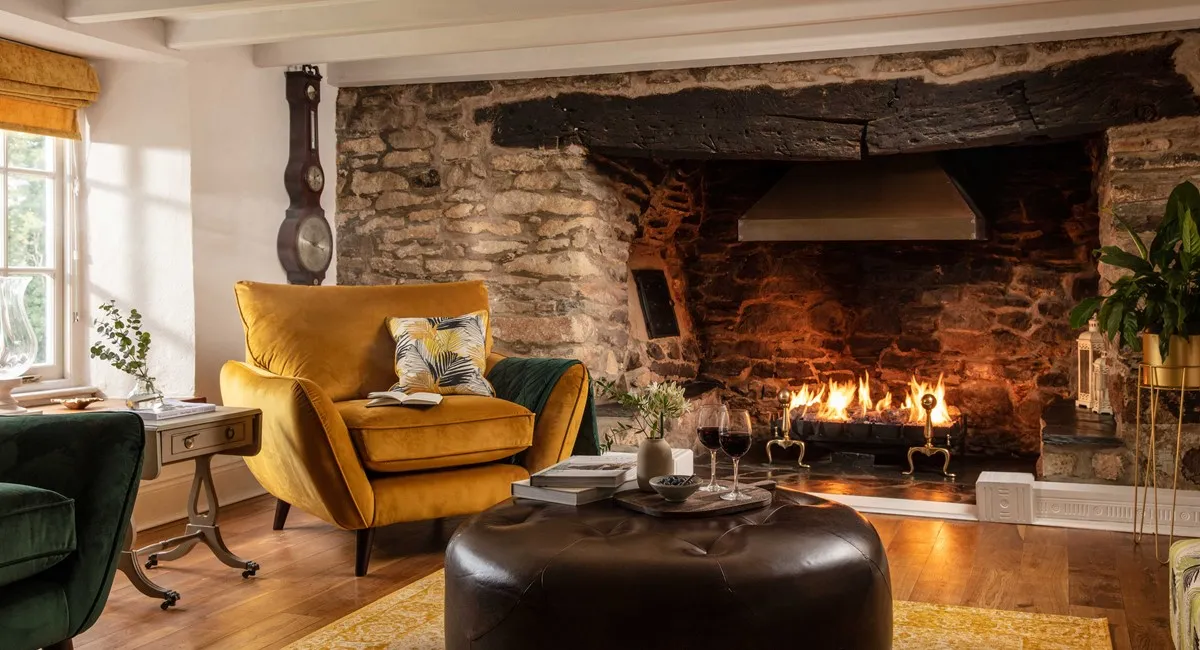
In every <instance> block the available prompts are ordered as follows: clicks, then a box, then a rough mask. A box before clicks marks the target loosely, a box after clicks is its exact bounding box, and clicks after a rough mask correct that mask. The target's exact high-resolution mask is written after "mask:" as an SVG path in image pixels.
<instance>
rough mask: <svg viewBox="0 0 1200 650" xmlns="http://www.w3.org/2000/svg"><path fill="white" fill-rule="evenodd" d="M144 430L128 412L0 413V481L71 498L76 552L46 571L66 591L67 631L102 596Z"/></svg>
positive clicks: (132, 493)
mask: <svg viewBox="0 0 1200 650" xmlns="http://www.w3.org/2000/svg"><path fill="white" fill-rule="evenodd" d="M143 431H144V430H143V427H142V420H141V418H139V417H138V416H136V415H134V414H132V413H89V414H86V415H84V414H80V415H54V416H35V417H13V418H2V419H0V481H4V482H6V483H19V484H21V485H30V486H33V487H39V488H42V489H45V490H53V491H55V492H58V493H59V494H61V495H63V496H66V497H69V498H71V499H74V500H75V540H76V542H75V544H76V546H75V552H74V553H71V554H70V555H68V556H67V557H66V559H64V560H63V561H62V562H59V563H58V564H56V565H54V566H53V567H51V568H50V569H48V570H47V571H46V572H45V576H46V578H48V579H50V580H53V581H55V582H56V583H57V584H59V585H61V586H62V588H63V591H64V592H65V594H66V597H67V609H68V611H69V613H70V627H71V633H70V636H75V635H77V634H79V633H81V632H83V631H84V630H86V629H87V628H89V627H91V625H92V623H94V622H96V619H97V618H98V617H99V616H100V611H101V610H102V609H104V603H105V601H107V600H108V592H109V589H110V588H111V587H112V581H113V576H114V575H115V574H116V570H117V558H118V557H119V556H120V552H121V547H122V542H123V541H124V537H125V531H126V529H127V528H128V527H129V517H130V515H131V514H132V513H133V502H134V499H135V498H136V497H137V490H138V481H139V479H140V478H141V475H142V453H143V440H144V433H143Z"/></svg>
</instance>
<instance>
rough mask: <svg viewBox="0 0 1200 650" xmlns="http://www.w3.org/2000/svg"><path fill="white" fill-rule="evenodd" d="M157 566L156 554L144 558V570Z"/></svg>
mask: <svg viewBox="0 0 1200 650" xmlns="http://www.w3.org/2000/svg"><path fill="white" fill-rule="evenodd" d="M156 566H158V553H151V554H150V557H148V558H146V568H147V569H153V568H154V567H156Z"/></svg>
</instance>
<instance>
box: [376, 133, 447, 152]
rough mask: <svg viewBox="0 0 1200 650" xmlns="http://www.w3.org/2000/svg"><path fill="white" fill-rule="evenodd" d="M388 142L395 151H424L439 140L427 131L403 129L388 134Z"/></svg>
mask: <svg viewBox="0 0 1200 650" xmlns="http://www.w3.org/2000/svg"><path fill="white" fill-rule="evenodd" d="M387 141H388V144H389V145H391V146H392V148H393V149H424V148H426V147H430V146H433V144H434V143H435V142H436V141H437V140H436V138H434V136H433V134H432V133H430V132H429V131H427V130H425V129H402V130H400V131H393V132H392V133H390V134H388V137H387Z"/></svg>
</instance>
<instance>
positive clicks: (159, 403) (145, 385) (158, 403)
mask: <svg viewBox="0 0 1200 650" xmlns="http://www.w3.org/2000/svg"><path fill="white" fill-rule="evenodd" d="M125 406H128V407H129V408H131V409H139V410H143V411H145V410H149V411H157V410H159V409H161V408H162V407H163V394H162V393H161V392H160V391H159V390H158V388H157V387H155V385H154V378H153V377H134V382H133V388H132V389H131V390H130V391H129V395H127V396H125Z"/></svg>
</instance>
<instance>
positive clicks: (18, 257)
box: [0, 130, 71, 380]
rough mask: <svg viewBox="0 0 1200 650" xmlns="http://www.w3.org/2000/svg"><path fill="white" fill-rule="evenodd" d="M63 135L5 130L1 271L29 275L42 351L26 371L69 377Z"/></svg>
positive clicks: (32, 316) (0, 156)
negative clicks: (61, 137)
mask: <svg viewBox="0 0 1200 650" xmlns="http://www.w3.org/2000/svg"><path fill="white" fill-rule="evenodd" d="M64 142H65V141H63V140H60V139H58V138H52V137H48V136H41V135H29V134H25V133H15V132H12V131H3V130H0V206H2V207H3V214H2V216H3V223H2V224H0V226H2V227H0V275H14V276H28V277H29V278H30V282H29V287H28V289H27V290H26V292H25V307H26V309H27V311H28V312H29V321H30V324H32V325H33V330H34V332H35V333H36V334H37V339H38V352H37V358H36V360H35V361H34V366H33V367H32V368H30V369H29V371H28V372H27V373H26V374H29V375H37V376H39V377H41V379H42V380H55V379H64V378H65V377H66V363H65V359H66V357H67V352H68V349H67V347H68V346H67V345H66V342H67V340H68V337H67V332H66V329H67V317H66V314H67V311H68V309H67V295H68V293H67V287H66V284H67V282H66V280H67V263H68V261H69V256H68V255H66V250H67V248H66V246H67V243H68V242H67V238H66V236H65V235H66V233H67V229H66V227H65V224H66V223H67V219H66V215H67V214H68V208H69V203H70V196H71V195H70V193H69V192H68V186H69V185H68V179H67V169H68V168H69V166H68V164H67V163H68V160H67V157H68V156H69V155H70V148H69V147H67V146H66V145H65V143H64Z"/></svg>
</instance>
